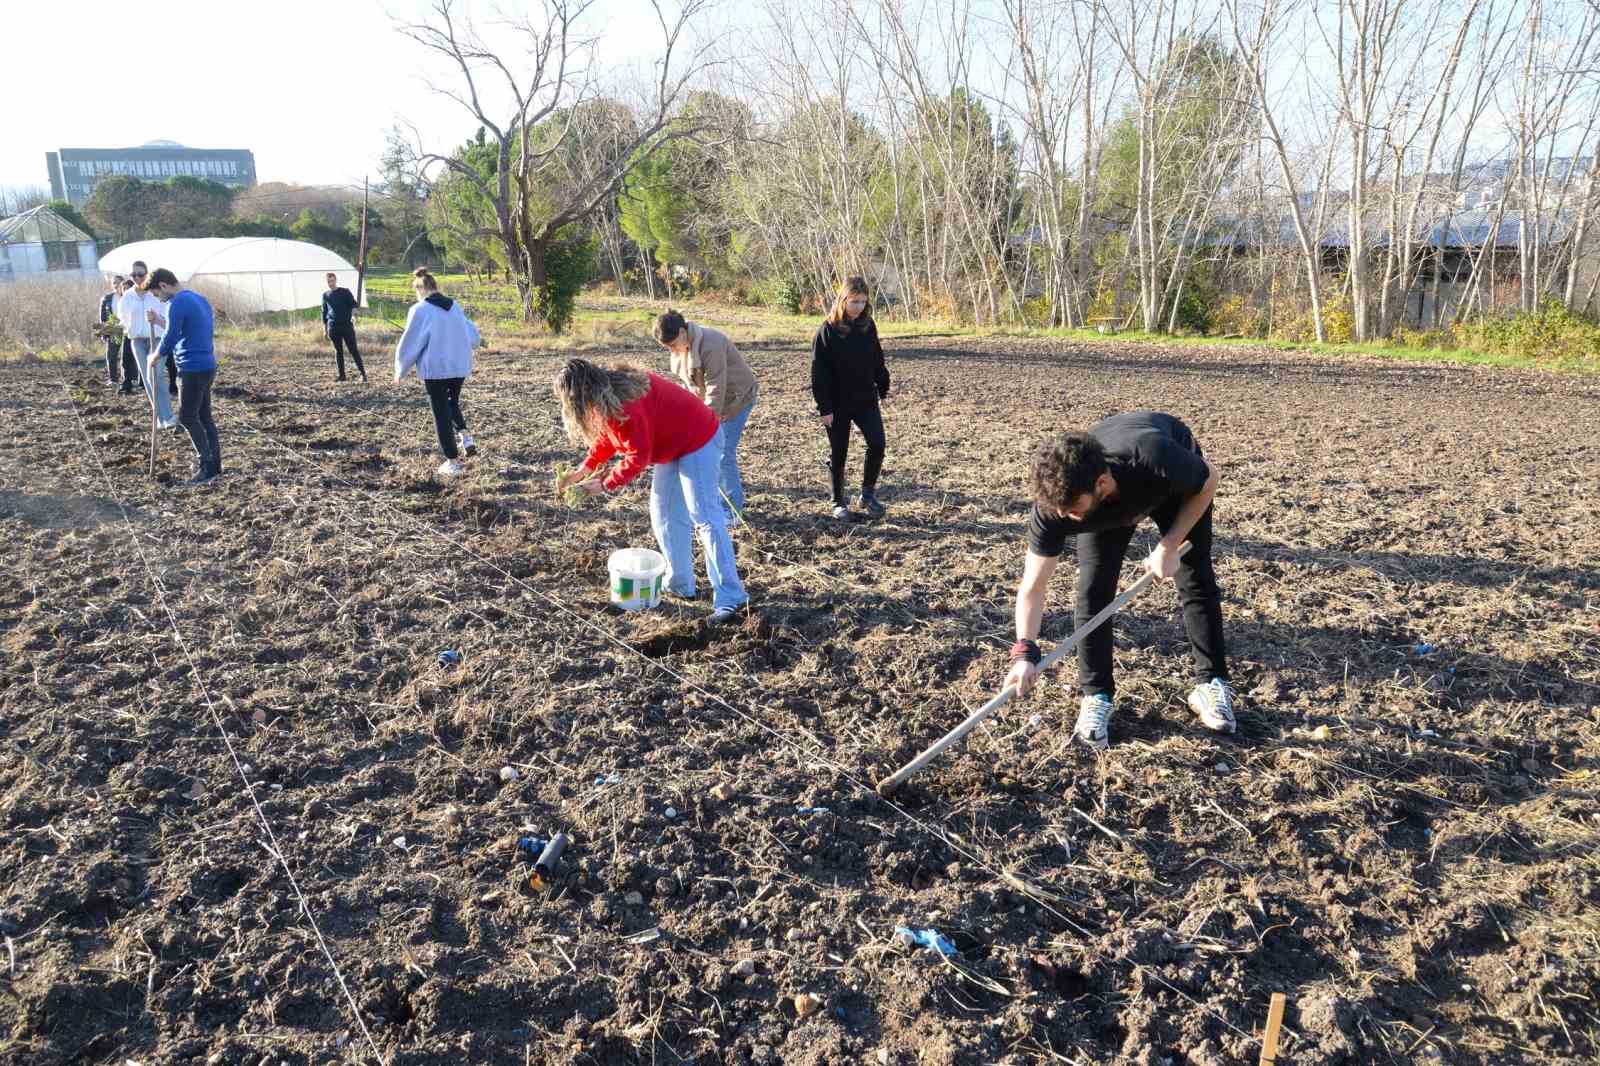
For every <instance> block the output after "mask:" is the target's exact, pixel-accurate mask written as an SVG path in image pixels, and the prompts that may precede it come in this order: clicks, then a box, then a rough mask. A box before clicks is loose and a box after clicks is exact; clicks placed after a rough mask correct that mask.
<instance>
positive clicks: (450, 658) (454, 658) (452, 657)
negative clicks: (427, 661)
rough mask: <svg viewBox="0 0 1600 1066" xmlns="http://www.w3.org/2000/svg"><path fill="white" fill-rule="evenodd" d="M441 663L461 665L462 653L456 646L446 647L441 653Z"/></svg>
mask: <svg viewBox="0 0 1600 1066" xmlns="http://www.w3.org/2000/svg"><path fill="white" fill-rule="evenodd" d="M439 665H440V666H460V665H461V653H460V652H458V651H456V650H455V649H454V648H446V649H445V650H444V651H442V652H440V653H439Z"/></svg>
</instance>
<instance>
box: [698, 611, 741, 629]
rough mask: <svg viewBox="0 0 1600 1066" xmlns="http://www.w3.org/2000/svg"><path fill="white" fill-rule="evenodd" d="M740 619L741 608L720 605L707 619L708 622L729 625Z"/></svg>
mask: <svg viewBox="0 0 1600 1066" xmlns="http://www.w3.org/2000/svg"><path fill="white" fill-rule="evenodd" d="M738 620H739V608H737V607H718V608H717V609H716V610H714V611H712V612H711V616H710V617H709V618H707V619H706V622H707V623H708V624H710V625H714V626H728V625H733V624H734V623H735V622H737V621H738Z"/></svg>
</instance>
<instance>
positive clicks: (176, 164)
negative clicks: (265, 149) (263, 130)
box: [44, 141, 256, 207]
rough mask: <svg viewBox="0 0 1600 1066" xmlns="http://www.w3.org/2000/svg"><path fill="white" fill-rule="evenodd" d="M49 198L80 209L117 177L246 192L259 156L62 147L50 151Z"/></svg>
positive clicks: (234, 151) (238, 151) (162, 144)
mask: <svg viewBox="0 0 1600 1066" xmlns="http://www.w3.org/2000/svg"><path fill="white" fill-rule="evenodd" d="M44 159H45V166H46V168H48V169H49V171H50V195H51V196H53V197H55V198H56V199H58V200H65V201H67V202H68V203H69V204H71V205H72V206H73V207H82V206H83V205H84V204H86V203H88V202H89V197H90V196H92V195H94V187H95V185H96V184H98V183H99V182H100V180H101V179H102V178H109V177H111V176H112V175H114V174H121V175H125V176H127V177H130V178H138V179H139V180H140V181H166V180H167V179H168V178H177V177H192V178H205V179H206V180H207V181H214V182H217V183H218V184H221V185H229V186H232V187H234V188H238V189H248V188H250V187H251V186H252V185H254V184H255V183H256V157H255V153H254V152H251V151H250V150H249V149H245V148H189V147H186V146H184V145H181V144H178V143H177V142H176V141H151V142H150V143H149V144H142V145H140V146H139V147H137V148H61V149H58V150H56V151H54V152H46V153H45V156H44Z"/></svg>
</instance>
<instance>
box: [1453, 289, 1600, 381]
mask: <svg viewBox="0 0 1600 1066" xmlns="http://www.w3.org/2000/svg"><path fill="white" fill-rule="evenodd" d="M1452 332H1453V334H1454V336H1455V337H1456V338H1457V340H1458V343H1459V345H1460V346H1461V347H1466V348H1471V349H1473V350H1474V351H1480V352H1486V353H1488V354H1491V355H1509V356H1517V357H1520V358H1526V359H1538V360H1547V361H1551V362H1579V363H1584V364H1589V365H1592V364H1593V363H1594V362H1595V361H1596V359H1597V356H1600V325H1596V324H1595V323H1594V322H1591V321H1589V320H1588V319H1586V318H1584V317H1583V316H1581V315H1576V314H1573V313H1572V312H1571V311H1568V310H1567V309H1566V308H1565V307H1564V306H1563V305H1562V303H1561V301H1560V300H1557V299H1555V298H1553V297H1552V298H1550V299H1548V300H1546V301H1545V302H1544V303H1543V304H1541V305H1540V306H1539V308H1538V309H1537V310H1534V311H1521V312H1515V313H1512V314H1506V315H1491V316H1489V317H1486V318H1484V319H1482V320H1480V321H1474V322H1464V323H1460V324H1458V325H1456V326H1455V328H1454V329H1453V331H1452Z"/></svg>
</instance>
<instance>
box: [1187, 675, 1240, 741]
mask: <svg viewBox="0 0 1600 1066" xmlns="http://www.w3.org/2000/svg"><path fill="white" fill-rule="evenodd" d="M1233 701H1234V693H1233V686H1232V685H1230V684H1228V683H1227V682H1226V681H1224V680H1222V678H1220V677H1213V678H1212V679H1211V680H1210V681H1207V682H1206V683H1205V684H1203V685H1196V686H1195V687H1194V688H1192V689H1190V690H1189V709H1190V710H1191V711H1193V712H1194V713H1195V714H1197V715H1199V716H1200V723H1201V724H1202V725H1204V726H1205V727H1206V728H1207V729H1209V730H1211V731H1212V732H1213V733H1232V732H1233V731H1234V730H1235V729H1237V728H1238V725H1237V723H1235V722H1234V720H1233Z"/></svg>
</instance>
